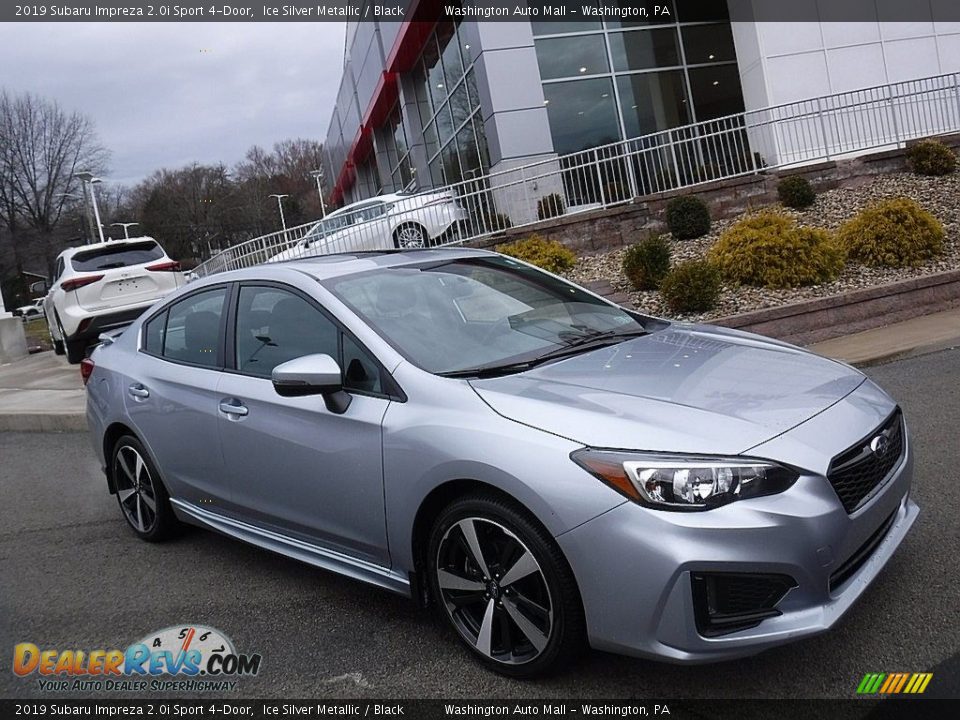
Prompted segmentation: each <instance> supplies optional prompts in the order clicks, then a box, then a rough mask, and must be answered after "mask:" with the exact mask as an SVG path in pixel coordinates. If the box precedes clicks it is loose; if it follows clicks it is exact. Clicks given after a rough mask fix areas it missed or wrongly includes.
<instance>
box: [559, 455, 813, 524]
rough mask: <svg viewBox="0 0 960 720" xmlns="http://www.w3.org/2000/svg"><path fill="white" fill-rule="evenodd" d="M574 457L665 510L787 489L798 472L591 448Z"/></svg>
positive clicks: (763, 463)
mask: <svg viewBox="0 0 960 720" xmlns="http://www.w3.org/2000/svg"><path fill="white" fill-rule="evenodd" d="M570 457H571V459H572V460H573V461H574V462H575V463H577V464H578V465H580V466H581V467H583V468H584V469H585V470H587V471H588V472H589V473H590V474H592V475H594V476H595V477H597V478H599V479H600V480H602V481H603V482H605V483H606V484H607V485H609V486H610V487H612V488H613V489H614V490H617V491H618V492H620V493H621V494H623V495H625V496H627V497H628V498H630V499H631V500H634V501H636V502H639V503H641V504H643V505H648V506H650V507H655V508H661V509H666V510H707V509H709V508H712V507H717V506H719V505H725V504H727V503H729V502H732V501H733V500H738V499H740V498H751V497H760V496H762V495H773V494H775V493H779V492H783V491H784V490H786V489H787V488H788V487H790V486H791V485H793V483H794V482H795V481H796V479H797V478H798V477H799V473H797V472H796V471H794V470H791V469H789V468H785V467H782V466H780V465H777V464H775V463H771V462H769V461H767V460H754V459H752V458H741V457H699V456H684V455H658V454H646V453H630V452H618V451H616V450H593V449H591V448H584V449H583V450H577V451H575V452H573V453H571V455H570Z"/></svg>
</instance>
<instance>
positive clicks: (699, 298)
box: [660, 260, 722, 313]
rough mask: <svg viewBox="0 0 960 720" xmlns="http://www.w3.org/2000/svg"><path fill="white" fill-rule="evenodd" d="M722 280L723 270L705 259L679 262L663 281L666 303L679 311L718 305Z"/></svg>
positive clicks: (662, 286) (694, 311)
mask: <svg viewBox="0 0 960 720" xmlns="http://www.w3.org/2000/svg"><path fill="white" fill-rule="evenodd" d="M721 287H722V280H721V278H720V272H719V271H718V270H717V268H716V267H714V265H713V264H712V263H709V262H707V261H705V260H690V261H687V262H683V263H680V264H679V265H677V266H676V267H675V268H673V270H671V271H670V272H669V273H667V275H666V277H664V278H663V281H662V282H661V283H660V294H661V295H662V296H663V299H664V302H666V303H667V307H669V308H670V309H671V310H673V311H674V312H677V313H703V312H707V311H708V310H712V309H713V308H715V307H716V306H717V301H718V300H719V299H720V289H721Z"/></svg>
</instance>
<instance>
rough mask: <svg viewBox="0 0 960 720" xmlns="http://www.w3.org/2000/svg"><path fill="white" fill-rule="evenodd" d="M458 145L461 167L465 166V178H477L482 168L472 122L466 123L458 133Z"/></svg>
mask: <svg viewBox="0 0 960 720" xmlns="http://www.w3.org/2000/svg"><path fill="white" fill-rule="evenodd" d="M457 146H458V148H459V150H460V167H461V168H463V177H464V179H471V178H475V177H476V176H477V175H479V174H480V171H481V169H482V168H481V165H480V154H479V152H478V151H477V138H476V136H475V135H474V132H473V123H472V122H469V123H467V124H466V125H464V126H463V128H462V129H461V130H460V132H458V133H457Z"/></svg>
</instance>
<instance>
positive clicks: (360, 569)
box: [170, 498, 411, 597]
mask: <svg viewBox="0 0 960 720" xmlns="http://www.w3.org/2000/svg"><path fill="white" fill-rule="evenodd" d="M170 502H171V504H172V505H173V506H174V508H175V510H176V511H177V515H181V514H182V515H184V516H186V517H185V518H184V519H186V520H187V521H189V522H192V523H194V524H197V525H200V526H202V527H207V528H210V529H211V530H216V531H217V532H220V533H223V534H224V535H228V536H230V537H232V538H236V539H238V540H243V541H244V542H248V543H250V544H251V545H256V546H257V547H260V548H263V549H264V550H271V551H273V552H275V553H279V554H281V555H286V556H287V557H291V558H293V559H294V560H299V561H301V562H305V563H307V564H308V565H313V566H314V567H318V568H323V569H324V570H329V571H331V572H335V573H338V574H340V575H346V576H347V577H350V578H353V579H354V580H360V581H361V582H365V583H369V584H371V585H376V586H377V587H382V588H384V589H385V590H390V591H391V592H395V593H397V594H399V595H403V596H405V597H410V596H411V595H410V581H409V580H408V579H407V578H406V577H404V576H403V575H401V574H400V573H397V572H394V571H393V570H390V569H389V568H385V567H382V566H380V565H374V564H373V563H369V562H366V561H364V560H359V559H357V558H353V557H350V556H349V555H344V554H343V553H339V552H336V551H334V550H328V549H326V548H322V547H319V546H317V545H312V544H310V543H307V542H304V541H303V540H299V539H296V538H292V537H288V536H286V535H281V534H280V533H276V532H273V531H271V530H264V529H263V528H259V527H256V526H254V525H250V524H249V523H245V522H241V521H240V520H234V519H233V518H228V517H225V516H223V515H219V514H217V513H214V512H210V511H209V510H204V509H202V508H199V507H197V506H196V505H192V504H191V503H188V502H184V501H183V500H177V499H176V498H170Z"/></svg>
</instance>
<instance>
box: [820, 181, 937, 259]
mask: <svg viewBox="0 0 960 720" xmlns="http://www.w3.org/2000/svg"><path fill="white" fill-rule="evenodd" d="M943 237H944V231H943V225H941V224H940V221H939V220H937V219H936V218H935V217H934V216H933V215H931V214H930V213H928V212H927V211H926V210H924V209H923V208H922V207H920V205H919V204H918V203H917V202H916V201H915V200H911V199H910V198H906V197H899V198H893V199H891V200H885V201H883V202H880V203H877V204H875V205H872V206H870V207H868V208H867V209H865V210H864V211H863V212H861V213H860V214H859V215H857V216H856V217H854V218H852V219H850V220H848V221H847V222H846V223H844V224H843V225H842V226H841V227H840V231H839V233H838V238H839V241H840V246H841V247H842V248H843V249H844V251H845V252H846V253H847V256H848V257H849V258H851V259H853V260H857V261H858V262H861V263H863V264H864V265H870V266H874V267H876V266H880V265H883V266H886V267H904V266H906V265H914V266H916V265H920V264H922V263H923V262H924V261H925V260H929V259H930V258H933V257H936V256H937V255H939V254H940V253H942V252H943Z"/></svg>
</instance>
